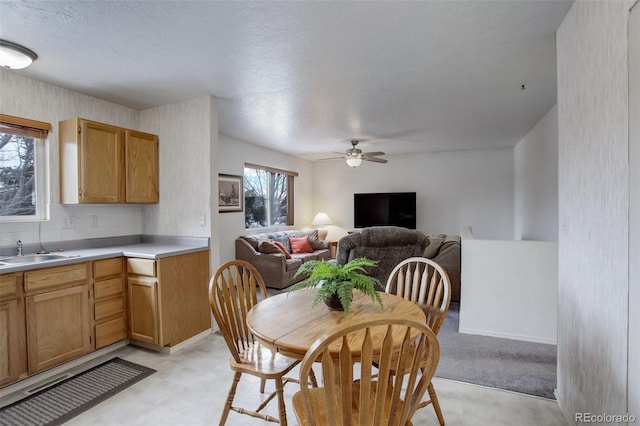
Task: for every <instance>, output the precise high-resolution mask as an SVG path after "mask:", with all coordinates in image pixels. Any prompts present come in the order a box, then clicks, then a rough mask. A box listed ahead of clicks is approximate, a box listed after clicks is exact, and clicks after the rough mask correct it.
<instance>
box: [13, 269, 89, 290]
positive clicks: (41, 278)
mask: <svg viewBox="0 0 640 426" xmlns="http://www.w3.org/2000/svg"><path fill="white" fill-rule="evenodd" d="M88 280H89V268H88V263H86V262H85V263H78V264H75V265H68V266H58V267H55V268H46V269H36V270H34V271H27V272H25V273H24V290H25V291H27V292H29V291H34V290H42V289H46V288H51V287H56V286H59V285H65V284H73V283H86V282H87V281H88Z"/></svg>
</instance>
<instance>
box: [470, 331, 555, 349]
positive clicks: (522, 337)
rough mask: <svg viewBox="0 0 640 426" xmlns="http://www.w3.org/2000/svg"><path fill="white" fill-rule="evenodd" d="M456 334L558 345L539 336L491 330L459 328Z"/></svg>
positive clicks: (552, 340) (553, 340)
mask: <svg viewBox="0 0 640 426" xmlns="http://www.w3.org/2000/svg"><path fill="white" fill-rule="evenodd" d="M458 332H460V333H464V334H475V335H479V336H489V337H500V338H502V339H511V340H522V341H524V342H532V343H544V344H547V345H557V344H558V340H557V339H549V338H545V337H539V336H527V335H523V334H511V333H500V332H496V331H491V330H480V329H475V328H467V327H460V328H459V329H458Z"/></svg>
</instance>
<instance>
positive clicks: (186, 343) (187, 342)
mask: <svg viewBox="0 0 640 426" xmlns="http://www.w3.org/2000/svg"><path fill="white" fill-rule="evenodd" d="M210 334H213V331H212V329H210V328H208V329H206V330H205V331H203V332H201V333H198V334H196V335H195V336H193V337H190V338H188V339H187V340H184V341H182V342H180V343H178V344H177V345H175V346H156V345H152V344H150V343H145V342H138V341H136V340H132V341H131V344H132V345H134V346H139V347H141V348H145V349H149V350H152V351H156V352H161V353H163V354H168V355H171V354H173V353H176V352H178V351H179V350H181V349H184V348H185V347H187V346H189V345H191V344H192V343H195V342H197V341H200V340H202V339H204V338H205V337H207V336H208V335H210Z"/></svg>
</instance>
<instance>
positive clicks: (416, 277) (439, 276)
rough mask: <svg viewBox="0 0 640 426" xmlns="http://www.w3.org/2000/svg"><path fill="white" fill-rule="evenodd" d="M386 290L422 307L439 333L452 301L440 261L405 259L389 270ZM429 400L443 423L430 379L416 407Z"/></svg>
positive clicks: (433, 327)
mask: <svg viewBox="0 0 640 426" xmlns="http://www.w3.org/2000/svg"><path fill="white" fill-rule="evenodd" d="M385 291H386V292H387V293H390V294H395V295H397V296H401V297H404V298H405V299H407V300H410V301H412V302H413V303H416V304H417V305H418V306H420V307H422V308H423V309H424V313H425V316H426V318H427V325H428V326H429V327H430V328H431V330H432V331H433V332H434V333H435V334H436V335H437V334H438V331H439V330H440V327H441V326H442V322H443V321H444V317H445V316H446V315H447V311H448V310H449V303H450V302H451V282H450V281H449V276H448V275H447V272H446V271H445V270H444V269H443V268H442V267H441V266H440V265H438V264H437V263H436V262H434V261H433V260H431V259H428V258H426V257H410V258H408V259H405V260H403V261H402V262H400V263H399V264H398V265H396V267H395V268H394V269H393V270H392V271H391V274H390V275H389V279H388V280H387V287H386V289H385ZM429 404H433V409H434V410H435V412H436V416H437V417H438V422H439V423H440V425H441V426H444V416H443V415H442V410H441V409H440V403H439V402H438V397H437V395H436V391H435V389H434V387H433V384H432V383H429V400H427V401H423V402H422V403H421V404H420V406H419V407H418V408H422V407H426V406H427V405H429Z"/></svg>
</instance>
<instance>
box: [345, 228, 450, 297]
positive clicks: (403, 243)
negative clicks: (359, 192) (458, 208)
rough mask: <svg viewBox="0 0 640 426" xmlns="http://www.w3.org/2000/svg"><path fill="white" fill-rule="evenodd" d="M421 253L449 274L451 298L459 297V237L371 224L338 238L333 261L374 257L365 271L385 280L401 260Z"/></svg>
mask: <svg viewBox="0 0 640 426" xmlns="http://www.w3.org/2000/svg"><path fill="white" fill-rule="evenodd" d="M414 256H424V257H428V258H430V259H433V260H434V261H435V262H437V263H438V264H440V265H441V266H442V267H443V268H444V270H445V271H446V272H447V275H449V280H450V282H451V301H453V302H458V301H460V237H459V236H457V235H456V236H448V235H444V234H424V233H422V232H420V231H417V230H412V229H406V228H400V227H395V226H374V227H371V228H364V229H363V230H362V231H361V232H357V233H353V234H351V235H347V236H345V237H343V238H341V239H340V241H338V250H337V254H336V261H337V262H338V263H339V264H340V265H343V264H345V263H346V262H348V261H350V260H352V259H354V258H356V257H366V258H369V259H373V260H377V261H378V262H379V263H378V266H376V267H375V268H370V269H369V270H368V274H369V275H371V276H374V277H376V278H377V279H378V280H380V285H381V289H384V287H385V286H386V284H387V279H388V278H389V275H390V274H391V270H392V269H393V268H394V267H395V266H396V265H397V264H398V263H400V262H401V261H402V260H404V259H407V258H409V257H414Z"/></svg>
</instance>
